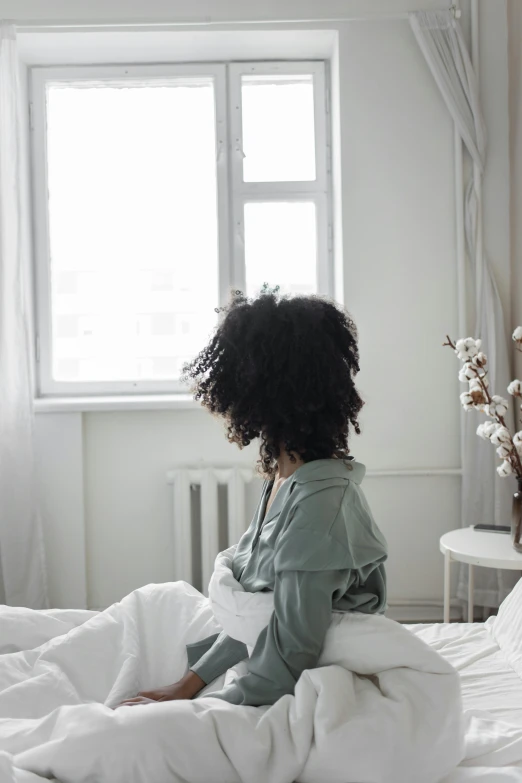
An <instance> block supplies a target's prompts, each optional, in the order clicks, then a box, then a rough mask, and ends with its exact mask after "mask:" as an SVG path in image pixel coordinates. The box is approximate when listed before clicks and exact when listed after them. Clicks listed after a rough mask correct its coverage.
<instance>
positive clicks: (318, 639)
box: [209, 570, 346, 706]
mask: <svg viewBox="0 0 522 783" xmlns="http://www.w3.org/2000/svg"><path fill="white" fill-rule="evenodd" d="M345 582H346V572H343V571H337V570H336V571H280V572H278V573H277V575H276V580H275V589H274V612H273V614H272V617H271V619H270V622H269V624H268V626H267V627H266V628H265V629H264V630H263V631H262V633H261V634H260V635H259V638H258V640H257V643H256V645H255V647H254V650H253V652H252V655H251V657H250V659H249V661H248V664H247V666H248V673H247V674H245V675H243V676H242V677H239V678H238V679H237V680H235V682H233V683H231V684H230V685H228V686H227V687H225V688H223V689H222V690H221V691H217V692H216V693H212V694H209V696H212V697H214V698H218V699H224V700H225V701H228V702H230V703H232V704H250V705H254V706H259V705H263V704H273V703H274V702H276V701H277V700H278V699H280V698H281V696H284V695H285V694H286V693H293V692H294V688H295V684H296V682H297V680H298V679H299V677H300V675H301V673H302V672H303V671H304V670H305V669H313V668H315V667H316V666H317V662H318V660H319V656H320V654H321V649H322V646H323V643H324V638H325V635H326V631H327V630H328V627H329V625H330V619H331V614H332V596H333V594H334V592H335V591H336V590H337V589H338V588H339V587H340V586H341V585H342V584H343V583H345Z"/></svg>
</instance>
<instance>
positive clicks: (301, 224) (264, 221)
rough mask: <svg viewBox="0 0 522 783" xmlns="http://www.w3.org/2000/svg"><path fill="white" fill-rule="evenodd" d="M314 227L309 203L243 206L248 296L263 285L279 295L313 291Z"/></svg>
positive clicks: (314, 272)
mask: <svg viewBox="0 0 522 783" xmlns="http://www.w3.org/2000/svg"><path fill="white" fill-rule="evenodd" d="M316 258H317V226H316V210H315V204H314V203H313V202H303V201H299V202H285V201H282V202H281V201H277V202H274V201H271V202H261V203H260V202H250V203H248V204H245V265H246V287H247V293H248V295H249V296H253V295H255V294H257V293H259V291H260V289H261V287H262V285H263V283H268V284H269V285H270V286H271V287H273V286H276V285H278V286H279V287H280V290H281V292H282V293H288V294H290V293H291V294H313V293H316V291H317V279H316V278H317V271H316V270H317V260H316Z"/></svg>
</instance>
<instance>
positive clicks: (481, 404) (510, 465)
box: [444, 326, 522, 481]
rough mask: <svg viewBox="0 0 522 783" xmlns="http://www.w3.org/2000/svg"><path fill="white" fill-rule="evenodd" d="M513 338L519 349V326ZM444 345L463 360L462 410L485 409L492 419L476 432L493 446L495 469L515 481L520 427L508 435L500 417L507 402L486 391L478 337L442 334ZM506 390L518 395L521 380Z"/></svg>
mask: <svg viewBox="0 0 522 783" xmlns="http://www.w3.org/2000/svg"><path fill="white" fill-rule="evenodd" d="M513 340H514V341H515V342H516V343H517V346H518V348H519V350H522V327H521V326H518V327H517V328H516V329H515V331H514V332H513ZM444 345H447V346H449V347H450V348H452V349H453V350H454V351H455V353H456V354H457V356H458V358H459V359H460V360H461V362H463V364H462V368H461V370H460V372H459V381H460V382H461V383H467V384H468V390H467V391H465V392H463V393H462V394H461V395H460V401H461V403H462V407H463V408H464V410H465V411H471V410H476V411H479V412H481V413H485V414H486V415H487V416H489V417H490V418H491V419H493V421H486V422H485V423H484V424H479V426H478V428H477V435H478V436H479V437H481V438H483V439H484V440H489V441H491V443H492V444H493V445H494V446H496V447H497V448H496V451H497V455H498V456H499V457H500V459H501V460H503V462H502V464H501V465H499V467H498V468H497V473H498V474H499V476H502V477H504V476H510V475H512V474H514V475H515V476H516V477H517V479H518V480H519V481H522V431H520V432H517V433H516V434H515V435H514V436H513V437H511V433H510V431H509V429H508V428H507V426H506V422H505V419H504V417H505V415H506V413H507V412H508V410H509V402H508V401H507V400H506V399H504V397H500V396H499V395H498V394H493V395H491V394H490V391H489V380H488V373H487V370H486V367H487V363H488V359H487V356H486V354H485V353H483V352H482V351H481V350H480V348H481V346H482V343H481V341H480V340H475V339H474V338H473V337H466V338H465V339H462V340H457V342H456V343H453V342H452V340H451V339H450V338H449V337H446V342H445V343H444ZM507 390H508V393H509V394H511V395H512V396H513V397H522V383H521V382H520V381H518V380H515V381H512V382H511V383H510V384H509V386H508V389H507ZM521 407H522V406H521Z"/></svg>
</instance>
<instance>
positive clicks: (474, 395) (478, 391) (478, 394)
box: [469, 378, 487, 405]
mask: <svg viewBox="0 0 522 783" xmlns="http://www.w3.org/2000/svg"><path fill="white" fill-rule="evenodd" d="M469 394H470V397H471V399H472V400H473V402H474V403H475V405H484V404H485V403H487V399H486V395H485V394H484V390H483V389H482V386H481V383H480V381H479V380H478V379H477V378H475V380H474V381H470V382H469Z"/></svg>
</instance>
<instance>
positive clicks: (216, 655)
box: [190, 631, 248, 685]
mask: <svg viewBox="0 0 522 783" xmlns="http://www.w3.org/2000/svg"><path fill="white" fill-rule="evenodd" d="M245 658H248V650H247V648H246V645H245V644H243V642H239V641H237V639H232V637H231V636H227V634H226V633H225V632H224V631H222V632H221V633H220V634H219V636H218V637H217V639H216V640H215V642H214V644H213V645H212V647H211V648H210V649H209V650H207V652H205V653H204V655H202V656H201V658H200V659H199V660H198V661H197V663H195V664H193V665H192V666H191V667H190V670H191V671H193V672H195V673H196V674H197V675H198V676H199V677H201V679H202V680H203V682H204V683H205V684H206V685H208V684H209V683H211V682H213V680H215V679H216V677H219V676H220V675H221V674H224V673H225V672H226V671H227V670H228V669H230V668H231V667H232V666H235V665H236V663H239V662H240V661H244V660H245Z"/></svg>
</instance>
